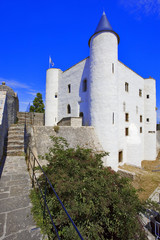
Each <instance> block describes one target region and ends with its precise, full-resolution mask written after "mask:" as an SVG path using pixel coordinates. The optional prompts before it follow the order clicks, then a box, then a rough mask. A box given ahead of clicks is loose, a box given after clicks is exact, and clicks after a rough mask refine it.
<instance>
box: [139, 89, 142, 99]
mask: <svg viewBox="0 0 160 240" xmlns="http://www.w3.org/2000/svg"><path fill="white" fill-rule="evenodd" d="M139 96H140V97H142V89H139Z"/></svg>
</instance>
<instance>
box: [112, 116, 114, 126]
mask: <svg viewBox="0 0 160 240" xmlns="http://www.w3.org/2000/svg"><path fill="white" fill-rule="evenodd" d="M112 124H114V113H113V114H112Z"/></svg>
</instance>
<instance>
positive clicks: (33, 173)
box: [29, 147, 83, 240]
mask: <svg viewBox="0 0 160 240" xmlns="http://www.w3.org/2000/svg"><path fill="white" fill-rule="evenodd" d="M30 153H31V154H32V155H33V165H32V164H31V162H30ZM35 162H37V164H38V166H39V167H40V169H41V171H42V173H43V175H44V176H45V179H46V183H45V195H43V193H42V190H41V189H40V185H39V183H38V179H37V178H36V175H35ZM29 163H30V165H31V168H32V187H34V178H35V180H36V182H37V185H38V187H39V189H40V192H41V195H42V197H43V200H44V215H45V206H46V207H47V211H48V213H49V216H50V219H51V221H52V224H53V227H54V229H55V232H56V235H57V237H58V239H60V237H59V235H58V231H57V228H56V226H55V224H54V222H53V219H52V216H51V213H50V211H49V208H48V205H47V202H46V184H47V182H48V183H49V185H50V187H51V189H52V190H53V192H54V194H55V196H56V198H57V199H58V201H59V203H60V204H61V206H62V208H63V210H64V211H65V213H66V215H67V217H68V218H69V220H70V221H71V223H72V225H73V227H74V228H75V230H76V232H77V234H78V236H79V238H80V239H81V240H83V237H82V236H81V234H80V232H79V230H78V228H77V226H76V225H75V223H74V222H73V220H72V218H71V217H70V215H69V213H68V212H67V210H66V208H65V207H64V205H63V203H62V201H61V200H60V198H59V196H58V194H57V193H56V191H55V189H54V188H53V186H52V184H51V182H50V180H49V179H48V177H47V175H46V174H45V172H44V170H43V168H42V167H41V165H40V163H39V161H38V159H37V158H36V156H35V154H34V153H33V151H32V149H31V147H29Z"/></svg>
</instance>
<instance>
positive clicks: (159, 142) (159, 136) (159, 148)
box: [157, 130, 160, 153]
mask: <svg viewBox="0 0 160 240" xmlns="http://www.w3.org/2000/svg"><path fill="white" fill-rule="evenodd" d="M159 151H160V130H158V131H157V153H159Z"/></svg>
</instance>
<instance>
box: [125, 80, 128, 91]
mask: <svg viewBox="0 0 160 240" xmlns="http://www.w3.org/2000/svg"><path fill="white" fill-rule="evenodd" d="M125 91H126V92H129V84H128V83H127V82H126V83H125Z"/></svg>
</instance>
